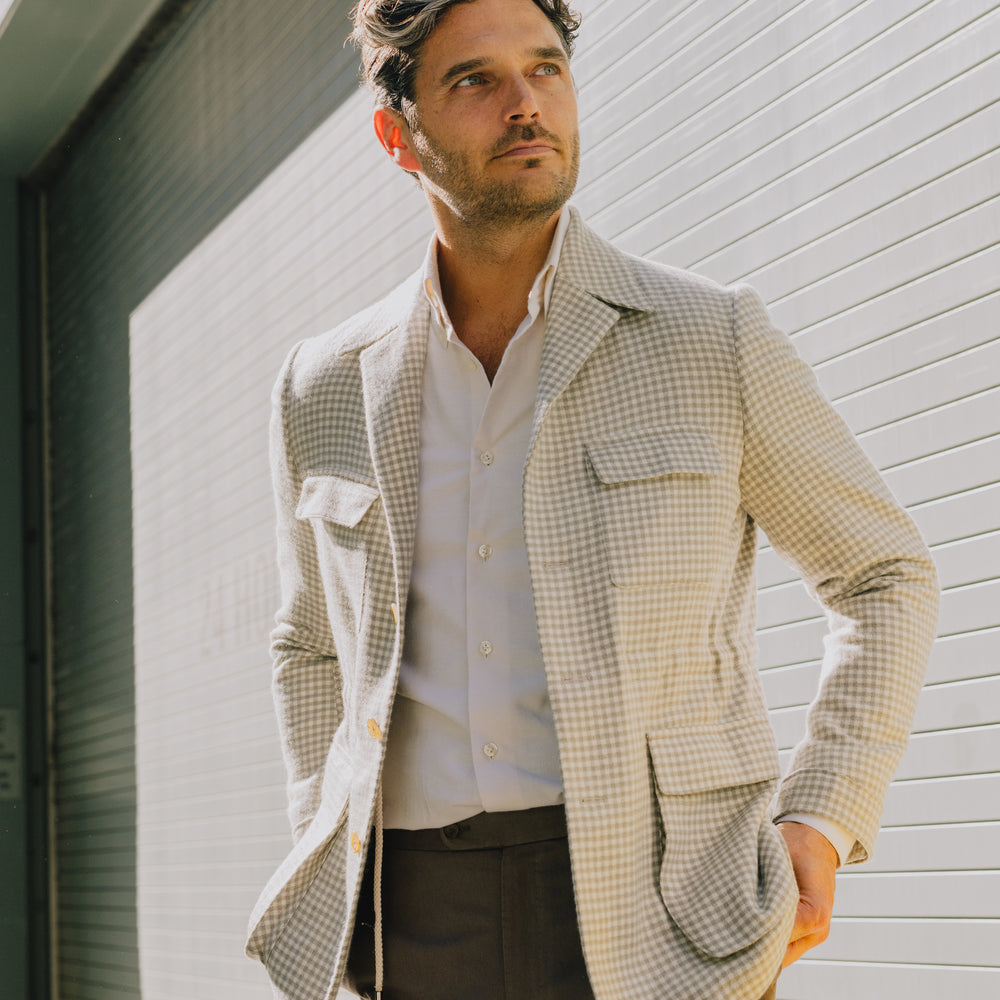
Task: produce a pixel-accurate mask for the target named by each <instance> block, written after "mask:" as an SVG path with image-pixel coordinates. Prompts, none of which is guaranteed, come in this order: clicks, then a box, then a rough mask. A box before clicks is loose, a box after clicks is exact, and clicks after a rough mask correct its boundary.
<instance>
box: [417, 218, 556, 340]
mask: <svg viewBox="0 0 1000 1000" xmlns="http://www.w3.org/2000/svg"><path fill="white" fill-rule="evenodd" d="M569 218H570V213H569V211H568V210H567V209H566V208H565V207H564V208H563V210H562V211H561V212H560V213H559V221H558V222H557V223H556V229H555V232H554V233H553V234H552V245H551V246H550V247H549V254H548V256H547V257H546V258H545V263H544V264H543V265H542V267H541V270H540V271H539V272H538V274H537V275H536V276H535V280H534V282H533V283H532V286H531V291H530V292H529V293H528V314H527V315H528V317H529V319H530V320H531V321H532V322H534V321H535V319H537V318H538V316H539V314H541V315H542V316H544V315H545V313H546V312H547V311H548V308H549V303H550V302H551V301H552V286H553V284H554V279H555V274H556V268H557V267H558V266H559V255H560V254H561V253H562V248H563V243H564V242H565V241H566V231H567V230H568V229H569ZM437 251H438V238H437V235H436V234H435V235H434V236H433V237H431V242H430V246H428V248H427V256H426V257H425V258H424V294H425V295H426V297H427V301H428V302H429V303H430V306H431V311H432V314H433V315H434V317H435V319H436V320H437V324H438V328H439V330H440V331H441V332H442V333H443V334H444V336H445V337H446V338H447V339H448V340H455V339H456V334H455V328H454V327H453V326H452V325H451V320H450V319H449V317H448V311H447V309H445V306H444V296H443V295H442V294H441V276H440V273H439V271H438V255H437Z"/></svg>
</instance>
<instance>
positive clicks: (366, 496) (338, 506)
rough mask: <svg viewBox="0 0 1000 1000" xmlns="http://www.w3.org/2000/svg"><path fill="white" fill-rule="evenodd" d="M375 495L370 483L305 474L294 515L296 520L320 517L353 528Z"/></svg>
mask: <svg viewBox="0 0 1000 1000" xmlns="http://www.w3.org/2000/svg"><path fill="white" fill-rule="evenodd" d="M378 495H379V493H378V490H377V489H375V487H374V486H369V485H368V484H367V483H359V482H357V481H355V480H353V479H345V478H344V477H343V476H332V475H323V476H307V477H306V479H305V482H303V484H302V492H301V493H300V494H299V505H298V507H297V508H296V510H295V516H296V517H297V518H299V520H305V519H306V518H310V517H320V518H322V519H323V520H324V521H332V522H333V523H334V524H340V525H343V526H344V527H345V528H353V527H355V525H357V524H358V522H359V521H360V520H361V518H363V517H364V516H365V514H366V513H367V512H368V508H369V507H371V505H372V504H373V503H374V502H375V500H376V499H377V497H378Z"/></svg>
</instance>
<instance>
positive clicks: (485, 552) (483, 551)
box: [476, 545, 493, 562]
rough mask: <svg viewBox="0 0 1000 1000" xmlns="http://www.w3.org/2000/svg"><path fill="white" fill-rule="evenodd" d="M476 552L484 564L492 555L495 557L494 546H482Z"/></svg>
mask: <svg viewBox="0 0 1000 1000" xmlns="http://www.w3.org/2000/svg"><path fill="white" fill-rule="evenodd" d="M476 551H477V552H478V553H479V558H480V559H482V560H483V562H486V560H487V559H489V557H490V556H491V555H493V546H492V545H480V546H479V548H478V549H477V550H476Z"/></svg>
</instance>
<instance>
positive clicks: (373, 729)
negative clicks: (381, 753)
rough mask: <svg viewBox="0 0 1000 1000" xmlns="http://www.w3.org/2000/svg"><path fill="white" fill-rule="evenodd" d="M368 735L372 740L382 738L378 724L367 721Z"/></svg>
mask: <svg viewBox="0 0 1000 1000" xmlns="http://www.w3.org/2000/svg"><path fill="white" fill-rule="evenodd" d="M368 735H369V736H370V737H371V738H372V739H373V740H380V739H381V738H382V730H381V729H379V726H378V723H377V722H376V721H375V720H374V719H369V720H368Z"/></svg>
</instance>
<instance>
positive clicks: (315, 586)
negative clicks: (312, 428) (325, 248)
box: [270, 349, 343, 841]
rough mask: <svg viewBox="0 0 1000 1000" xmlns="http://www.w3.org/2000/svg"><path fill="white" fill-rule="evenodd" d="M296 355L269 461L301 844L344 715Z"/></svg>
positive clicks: (281, 688) (283, 681) (281, 677)
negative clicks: (299, 447)
mask: <svg viewBox="0 0 1000 1000" xmlns="http://www.w3.org/2000/svg"><path fill="white" fill-rule="evenodd" d="M296 351H297V349H295V350H293V351H292V353H291V354H290V355H289V357H288V359H287V360H286V362H285V364H284V366H283V368H282V371H281V374H280V375H279V377H278V381H277V383H276V384H275V387H274V392H273V395H272V411H271V431H270V454H271V478H272V482H273V486H274V494H275V502H276V506H277V533H278V538H277V551H278V573H279V582H280V587H281V606H280V608H279V610H278V613H277V615H276V617H275V620H276V626H275V628H274V630H273V632H272V633H271V656H272V661H273V667H274V673H273V677H272V691H273V695H274V704H275V710H276V713H277V718H278V732H279V736H280V738H281V747H282V753H283V755H284V759H285V768H286V771H287V774H288V817H289V820H290V822H291V826H292V835H293V837H294V839H295V840H296V841H297V840H298V839H299V837H300V836H301V835H302V833H303V832H304V831H305V829H306V827H307V826H308V825H309V824H310V823H311V822H312V820H313V818H314V817H315V816H316V813H317V811H318V809H319V803H320V796H321V792H322V785H323V770H324V764H325V762H326V757H327V753H328V751H329V749H330V745H331V743H332V741H333V736H334V733H335V732H336V730H337V727H338V726H339V724H340V721H341V718H342V717H343V707H342V699H341V679H340V670H339V665H338V661H337V652H336V649H335V648H334V643H333V636H332V634H331V631H330V621H329V616H328V615H327V608H326V600H325V597H324V591H323V583H322V579H321V577H320V571H319V565H318V560H317V556H316V542H315V538H314V536H313V529H312V527H311V525H310V524H309V523H308V522H306V521H303V520H300V519H298V518H297V517H296V508H297V507H298V503H299V496H300V493H301V489H302V476H301V474H300V472H299V470H298V468H297V467H296V461H295V435H294V427H293V425H294V419H290V413H292V412H293V411H294V402H295V401H294V396H293V393H292V392H291V391H290V386H291V382H292V369H293V365H294V360H295V355H296Z"/></svg>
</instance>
